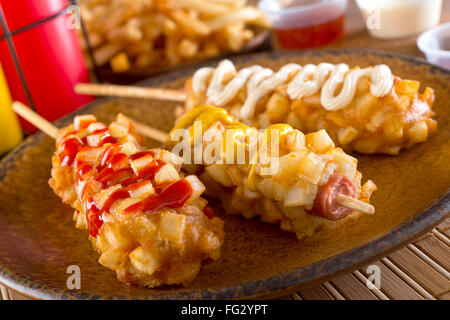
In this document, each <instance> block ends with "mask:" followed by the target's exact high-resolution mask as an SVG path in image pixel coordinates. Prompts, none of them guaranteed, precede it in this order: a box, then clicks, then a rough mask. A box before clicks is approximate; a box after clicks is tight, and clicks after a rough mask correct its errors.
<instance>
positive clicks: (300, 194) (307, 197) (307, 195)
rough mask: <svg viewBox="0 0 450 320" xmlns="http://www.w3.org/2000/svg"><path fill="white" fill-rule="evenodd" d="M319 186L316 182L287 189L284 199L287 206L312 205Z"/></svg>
mask: <svg viewBox="0 0 450 320" xmlns="http://www.w3.org/2000/svg"><path fill="white" fill-rule="evenodd" d="M317 190H318V187H317V185H316V184H310V183H305V184H302V185H300V186H298V187H294V188H291V189H289V190H288V191H287V193H286V197H285V199H284V205H285V206H286V207H296V206H306V207H311V206H312V205H313V203H314V199H315V198H316V194H317Z"/></svg>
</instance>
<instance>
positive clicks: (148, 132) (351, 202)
mask: <svg viewBox="0 0 450 320" xmlns="http://www.w3.org/2000/svg"><path fill="white" fill-rule="evenodd" d="M12 107H13V110H14V111H15V112H16V113H17V114H18V115H20V116H21V117H22V118H24V119H25V120H27V121H28V122H30V123H31V124H33V125H34V126H35V127H37V128H38V129H40V130H41V131H43V132H44V133H46V134H48V135H49V136H50V137H52V138H54V139H56V135H57V133H58V128H56V127H55V126H54V125H53V124H51V123H50V122H48V121H47V120H45V119H44V118H42V117H41V116H40V115H38V114H37V113H35V112H34V111H33V110H31V109H30V108H28V107H27V106H25V105H24V104H23V103H21V102H14V103H13V106H12ZM130 120H132V119H130ZM132 121H133V120H132ZM133 122H134V123H135V126H136V130H137V131H138V132H139V133H141V134H143V135H145V136H147V137H149V138H151V139H154V140H156V141H160V142H165V141H166V139H167V134H166V133H164V132H162V131H159V130H158V129H155V128H152V127H149V126H146V125H144V124H142V123H139V122H136V121H133ZM336 202H337V203H338V204H339V205H340V206H343V207H346V208H349V209H353V210H357V211H361V212H364V213H367V214H373V213H374V212H375V208H374V207H373V206H372V205H370V204H367V203H365V202H363V201H360V200H357V199H353V198H350V197H347V196H345V195H343V194H339V195H338V196H337V197H336Z"/></svg>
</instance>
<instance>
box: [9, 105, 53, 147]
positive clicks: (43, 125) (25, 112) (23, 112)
mask: <svg viewBox="0 0 450 320" xmlns="http://www.w3.org/2000/svg"><path fill="white" fill-rule="evenodd" d="M12 108H13V110H14V111H15V112H16V113H17V114H18V115H20V116H21V117H22V118H24V119H25V120H27V121H28V122H29V123H31V124H32V125H34V126H35V127H36V128H38V129H39V130H41V131H43V132H45V133H46V134H48V135H49V136H50V137H52V138H53V139H56V134H57V133H58V128H56V127H55V126H54V125H53V124H51V123H50V122H48V121H47V120H45V119H44V118H42V117H41V116H40V115H38V114H37V113H36V112H34V111H33V110H31V109H30V108H28V107H27V106H26V105H24V104H23V103H21V102H18V101H16V102H14V103H13V104H12Z"/></svg>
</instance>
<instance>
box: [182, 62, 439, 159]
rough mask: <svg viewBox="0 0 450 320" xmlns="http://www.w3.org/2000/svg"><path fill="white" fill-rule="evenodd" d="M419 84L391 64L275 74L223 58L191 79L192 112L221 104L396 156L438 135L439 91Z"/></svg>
mask: <svg viewBox="0 0 450 320" xmlns="http://www.w3.org/2000/svg"><path fill="white" fill-rule="evenodd" d="M419 86H420V83H419V82H418V81H413V80H401V79H400V78H399V77H396V76H394V75H392V73H391V70H390V69H389V67H388V66H386V65H377V66H374V67H369V68H352V69H350V67H349V66H348V65H346V64H337V65H333V64H329V63H321V64H319V65H312V64H307V65H305V66H300V65H298V64H294V63H290V64H287V65H285V66H283V67H282V68H281V69H280V70H279V71H277V72H274V71H273V70H271V69H269V68H264V67H262V66H259V65H254V66H250V67H247V68H243V69H240V70H237V69H236V67H235V66H234V64H233V63H232V62H231V61H229V60H223V61H222V62H220V63H219V65H218V66H217V67H216V68H210V67H206V68H201V69H199V70H198V71H197V72H196V73H195V74H194V76H193V77H192V78H191V79H189V80H188V81H187V83H186V86H185V89H186V90H185V91H186V94H187V98H186V110H191V109H192V108H193V107H194V106H196V105H199V104H213V105H215V106H218V107H223V108H225V109H226V110H228V111H229V112H230V114H231V115H233V116H234V117H235V118H237V119H239V120H241V121H242V122H244V123H246V124H249V125H252V126H255V127H258V128H267V127H268V126H270V125H271V124H275V123H288V124H290V125H292V126H293V127H294V128H296V129H299V130H302V131H303V132H305V133H308V132H314V131H317V130H320V129H325V130H326V131H327V132H328V134H329V135H330V136H331V138H332V139H333V141H335V142H336V143H337V144H338V145H339V146H341V147H343V148H344V149H346V150H355V151H357V152H361V153H368V154H372V153H386V154H391V155H395V154H398V153H399V152H400V150H401V149H403V148H409V147H411V146H412V145H414V144H416V143H418V142H423V141H425V140H427V138H428V137H429V136H430V135H431V134H433V133H434V132H435V131H436V127H437V123H436V121H435V120H433V119H432V118H431V117H432V116H433V115H434V112H433V111H432V110H431V107H432V104H433V102H434V92H433V90H432V89H431V88H429V87H427V88H426V89H425V91H424V92H423V93H419Z"/></svg>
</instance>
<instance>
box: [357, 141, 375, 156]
mask: <svg viewBox="0 0 450 320" xmlns="http://www.w3.org/2000/svg"><path fill="white" fill-rule="evenodd" d="M354 148H355V150H356V151H358V152H360V153H368V154H370V153H375V152H376V151H377V148H378V142H377V141H375V140H357V141H356V142H355V145H354Z"/></svg>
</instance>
